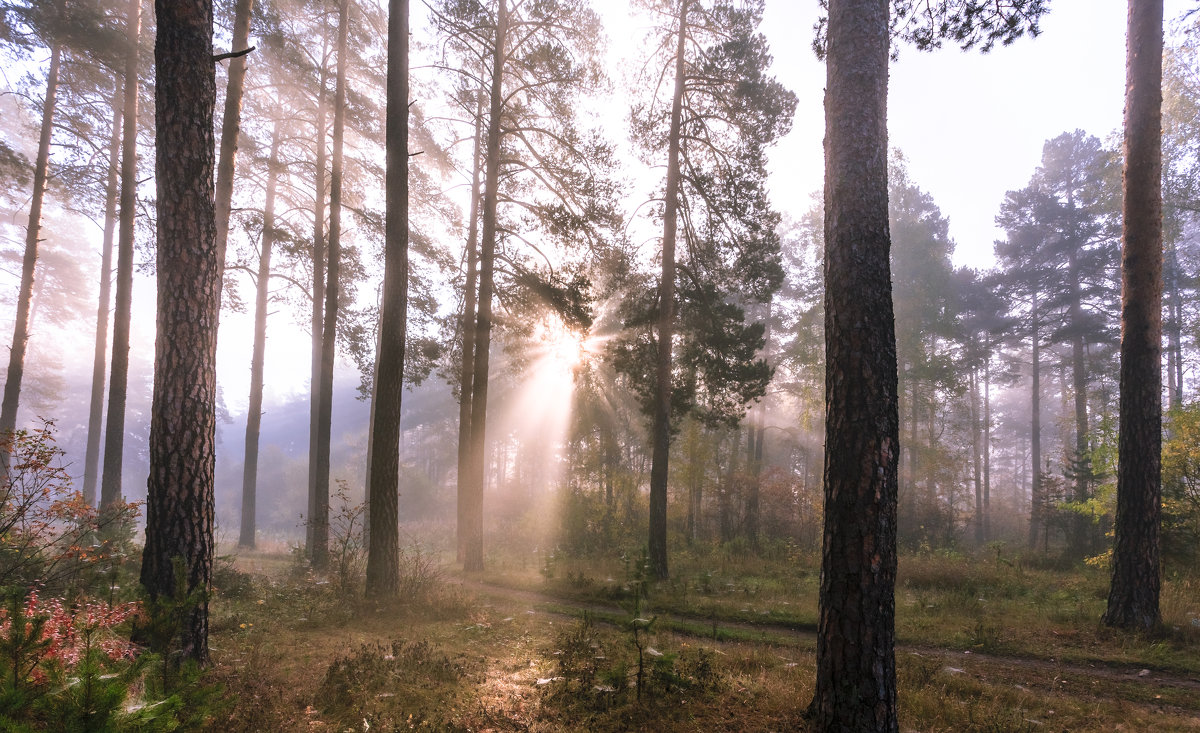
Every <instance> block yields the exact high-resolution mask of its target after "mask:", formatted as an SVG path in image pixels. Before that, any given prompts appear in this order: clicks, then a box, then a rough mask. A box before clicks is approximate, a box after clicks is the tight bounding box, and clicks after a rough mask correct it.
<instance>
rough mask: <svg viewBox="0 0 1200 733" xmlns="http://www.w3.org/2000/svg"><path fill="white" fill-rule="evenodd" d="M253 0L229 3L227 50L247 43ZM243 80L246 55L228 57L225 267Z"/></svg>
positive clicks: (222, 164)
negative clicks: (230, 25)
mask: <svg viewBox="0 0 1200 733" xmlns="http://www.w3.org/2000/svg"><path fill="white" fill-rule="evenodd" d="M253 7H254V0H237V3H236V4H235V5H234V6H233V39H232V45H231V47H230V49H229V50H230V52H232V53H236V52H238V51H244V50H245V49H246V48H247V47H248V45H249V43H250V14H251V11H252V10H253ZM245 82H246V55H245V54H243V55H241V56H234V57H233V58H231V59H229V81H228V83H227V84H226V85H225V111H224V114H223V115H222V118H221V153H220V155H219V156H218V158H217V189H216V201H217V255H218V256H219V257H220V258H221V268H222V269H224V267H225V246H226V243H227V242H228V241H229V212H230V207H231V205H232V203H233V173H234V168H235V167H236V165H237V150H238V135H239V134H240V133H241V129H242V89H243V88H244V86H245Z"/></svg>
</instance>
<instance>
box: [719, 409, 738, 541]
mask: <svg viewBox="0 0 1200 733" xmlns="http://www.w3.org/2000/svg"><path fill="white" fill-rule="evenodd" d="M729 439H730V440H731V441H732V443H731V444H730V446H729V465H728V466H726V467H725V477H724V480H722V479H721V466H720V464H719V463H718V464H717V480H718V481H720V482H721V506H720V509H721V517H720V523H721V541H722V542H732V541H733V528H734V521H733V492H734V486H735V484H734V475H735V474H736V473H737V464H738V453H739V452H740V450H741V445H742V431H740V430H738V429H736V428H735V429H733V430H732V431H731V432H730V436H729ZM714 458H715V457H714Z"/></svg>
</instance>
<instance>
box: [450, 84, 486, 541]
mask: <svg viewBox="0 0 1200 733" xmlns="http://www.w3.org/2000/svg"><path fill="white" fill-rule="evenodd" d="M482 142H483V95H482V93H481V94H480V97H479V101H478V103H477V104H476V106H475V148H474V152H473V153H472V154H471V161H472V162H471V208H470V212H471V213H470V216H471V220H470V221H469V222H468V223H467V243H466V247H467V253H466V254H467V257H466V259H467V277H466V282H465V283H464V284H463V314H462V362H461V364H460V366H459V375H458V395H459V397H458V481H457V484H458V486H457V491H458V496H457V501H456V502H455V506H456V507H457V510H458V524H457V526H456V530H457V531H456V533H455V537H456V538H457V547H458V558H457V559H458V561H459V562H463V560H464V558H465V556H466V540H467V536H468V532H467V521H468V517H467V511H466V509H467V504H468V497H469V494H470V489H469V487H468V482H467V481H466V480H465V479H466V477H467V476H468V475H469V474H470V468H469V466H470V462H471V406H472V397H473V393H474V391H473V390H472V377H473V373H472V368H473V367H474V365H475V327H474V322H475V316H476V313H475V309H476V297H475V281H476V279H477V273H476V265H477V261H478V259H479V256H478V255H479V252H478V250H479V241H478V240H479V167H480V163H479V161H480V158H479V152H480V147H481V145H482Z"/></svg>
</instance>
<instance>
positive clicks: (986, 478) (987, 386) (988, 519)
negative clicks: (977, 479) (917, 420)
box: [983, 336, 992, 541]
mask: <svg viewBox="0 0 1200 733" xmlns="http://www.w3.org/2000/svg"><path fill="white" fill-rule="evenodd" d="M983 349H984V353H985V354H986V357H985V361H984V362H983V538H984V540H985V541H986V540H990V539H991V538H992V505H991V502H992V352H991V349H992V345H991V343H990V339H988V338H987V337H986V336H985V337H984V346H983Z"/></svg>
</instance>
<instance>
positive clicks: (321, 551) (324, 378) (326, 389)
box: [308, 0, 378, 568]
mask: <svg viewBox="0 0 1200 733" xmlns="http://www.w3.org/2000/svg"><path fill="white" fill-rule="evenodd" d="M349 30H350V3H349V0H341V2H340V3H339V5H338V40H337V56H338V66H337V81H336V86H335V87H334V92H333V160H332V166H331V167H330V171H329V265H328V269H327V270H326V273H325V275H326V282H325V324H324V327H323V329H322V335H321V380H320V383H319V385H318V406H319V407H318V413H317V421H318V422H317V476H316V492H315V495H314V497H313V499H314V501H315V504H314V506H313V512H312V514H311V515H310V517H309V520H308V521H309V524H310V525H312V532H313V536H312V564H313V567H316V568H324V567H325V566H326V565H327V564H328V562H329V479H330V477H329V474H330V469H331V467H330V461H329V452H330V442H331V437H332V436H331V431H332V427H333V367H334V360H335V358H336V356H337V318H338V296H339V292H338V291H339V289H340V283H339V282H338V278H339V277H340V275H341V272H340V270H341V255H342V243H341V240H342V169H343V167H344V165H345V162H344V160H345V156H344V154H343V149H344V138H345V130H346V67H347V66H348V65H349V63H350V58H349V54H348V51H347V35H348V33H349ZM377 438H378V436H377Z"/></svg>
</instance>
